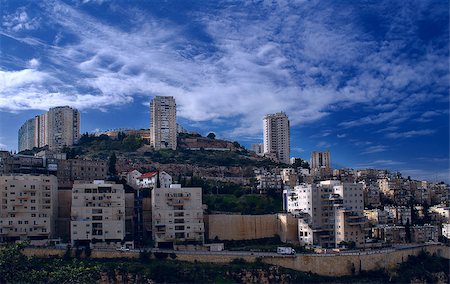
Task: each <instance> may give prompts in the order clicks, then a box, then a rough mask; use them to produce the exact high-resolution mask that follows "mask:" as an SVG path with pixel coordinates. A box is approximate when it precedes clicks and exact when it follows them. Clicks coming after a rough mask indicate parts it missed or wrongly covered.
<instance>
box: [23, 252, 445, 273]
mask: <svg viewBox="0 0 450 284" xmlns="http://www.w3.org/2000/svg"><path fill="white" fill-rule="evenodd" d="M422 250H425V251H427V252H429V253H430V254H436V255H438V256H441V257H444V258H446V259H450V250H449V248H448V247H446V246H443V245H428V246H422V247H416V248H409V249H403V250H388V251H371V252H362V253H360V254H358V253H341V254H338V255H332V254H329V255H320V254H317V255H314V254H303V255H302V254H298V255H296V256H282V255H276V256H275V255H273V256H264V257H261V260H262V261H263V262H265V263H268V264H272V265H278V266H282V267H285V268H290V269H294V270H297V271H303V272H312V273H316V274H318V275H323V276H345V275H352V274H359V273H360V272H361V271H369V270H376V269H380V268H390V267H393V266H395V265H397V264H399V263H402V262H404V261H406V260H407V259H408V256H409V255H418V254H419V253H420V252H421V251H422ZM64 253H65V250H63V249H48V248H26V249H25V250H24V254H25V255H27V256H37V257H52V256H63V255H64ZM91 257H92V258H138V257H139V253H138V252H132V251H129V252H120V251H98V250H93V251H92V254H91ZM237 258H243V259H244V260H246V261H248V262H254V261H255V260H256V258H257V257H256V256H254V255H245V256H242V255H238V254H236V255H232V254H231V253H228V254H219V253H217V254H208V253H206V252H183V253H177V260H181V261H191V262H194V261H199V262H210V263H229V262H231V261H232V260H234V259H237Z"/></svg>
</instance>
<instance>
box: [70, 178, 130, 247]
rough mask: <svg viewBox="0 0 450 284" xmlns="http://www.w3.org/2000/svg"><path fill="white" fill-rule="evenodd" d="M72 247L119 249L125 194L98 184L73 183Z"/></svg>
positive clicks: (114, 186) (112, 185)
mask: <svg viewBox="0 0 450 284" xmlns="http://www.w3.org/2000/svg"><path fill="white" fill-rule="evenodd" d="M70 235H71V240H72V244H80V245H95V243H98V242H107V243H112V245H117V246H119V245H120V243H121V242H122V241H124V238H125V191H124V188H123V185H122V184H115V183H108V182H105V181H102V180H99V181H94V182H92V183H75V184H74V185H73V190H72V210H71V234H70Z"/></svg>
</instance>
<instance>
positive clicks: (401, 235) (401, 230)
mask: <svg viewBox="0 0 450 284" xmlns="http://www.w3.org/2000/svg"><path fill="white" fill-rule="evenodd" d="M372 237H373V238H375V239H379V240H382V241H383V242H385V243H405V242H406V231H405V227H404V226H397V225H379V226H377V227H374V228H372Z"/></svg>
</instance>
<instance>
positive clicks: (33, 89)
mask: <svg viewBox="0 0 450 284" xmlns="http://www.w3.org/2000/svg"><path fill="white" fill-rule="evenodd" d="M0 2H1V3H0V4H1V6H2V9H1V17H2V21H1V26H0V82H1V84H0V118H1V119H0V147H2V148H5V149H13V150H14V149H16V148H17V131H18V129H19V127H20V125H21V124H22V123H23V122H24V121H25V120H26V119H28V118H31V117H33V116H34V115H36V114H39V113H42V112H43V111H45V110H47V109H48V108H50V107H53V106H58V105H70V106H73V107H76V108H78V109H80V111H81V130H82V131H83V132H86V131H88V132H90V131H94V130H96V129H100V130H106V129H111V128H118V127H130V128H143V127H149V109H148V104H149V101H150V100H151V98H152V97H153V96H155V95H172V96H175V98H176V101H177V104H178V121H179V122H180V123H181V124H182V125H183V126H184V127H185V128H187V129H189V130H194V131H198V132H200V133H202V134H207V133H208V132H209V131H214V132H216V133H217V136H218V137H220V138H226V139H231V140H237V141H239V142H241V144H243V145H246V146H249V145H250V144H252V143H260V142H261V141H262V118H263V116H264V114H267V113H275V112H278V111H285V112H286V113H287V114H288V116H289V118H290V121H291V126H292V128H291V145H292V146H291V147H292V153H291V156H300V157H302V158H305V159H309V156H310V152H311V151H313V150H325V149H329V150H330V151H331V152H332V160H333V164H334V165H335V166H342V167H344V166H345V167H353V168H362V167H373V168H388V169H392V170H400V171H402V172H403V173H404V175H411V176H412V177H415V178H419V179H424V178H426V179H429V180H436V179H437V180H445V181H447V182H448V181H449V176H448V175H449V5H448V3H447V1H392V0H389V1H320V2H319V1H236V2H234V1H181V0H179V1H107V0H97V1H75V0H74V1H18V0H15V1H6V0H0Z"/></svg>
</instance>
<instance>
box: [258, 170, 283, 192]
mask: <svg viewBox="0 0 450 284" xmlns="http://www.w3.org/2000/svg"><path fill="white" fill-rule="evenodd" d="M254 173H255V176H256V181H257V185H256V188H257V189H258V190H259V191H260V192H266V191H267V190H281V189H283V180H282V179H281V175H280V173H279V170H278V169H274V170H271V171H268V170H265V169H255V171H254Z"/></svg>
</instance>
